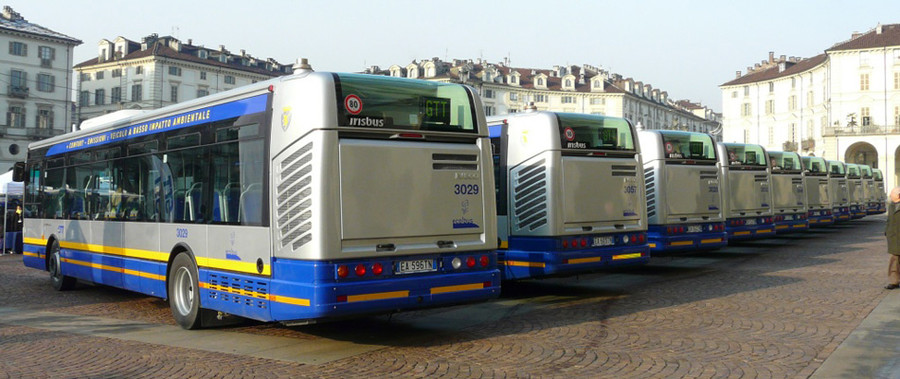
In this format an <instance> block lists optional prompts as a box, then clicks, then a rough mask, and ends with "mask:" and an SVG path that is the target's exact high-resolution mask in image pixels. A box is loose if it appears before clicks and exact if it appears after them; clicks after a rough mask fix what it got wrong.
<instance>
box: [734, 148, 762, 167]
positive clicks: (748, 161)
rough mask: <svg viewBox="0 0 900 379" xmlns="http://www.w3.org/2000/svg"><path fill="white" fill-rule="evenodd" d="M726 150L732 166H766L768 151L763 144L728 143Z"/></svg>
mask: <svg viewBox="0 0 900 379" xmlns="http://www.w3.org/2000/svg"><path fill="white" fill-rule="evenodd" d="M725 150H726V151H727V154H728V164H729V165H730V166H751V167H752V166H761V167H765V166H766V153H765V152H764V151H763V149H762V146H759V145H745V144H740V143H726V144H725Z"/></svg>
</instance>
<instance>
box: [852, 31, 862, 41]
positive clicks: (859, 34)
mask: <svg viewBox="0 0 900 379" xmlns="http://www.w3.org/2000/svg"><path fill="white" fill-rule="evenodd" d="M861 35H862V33H860V32H853V34H850V39H857V38H859V36H861Z"/></svg>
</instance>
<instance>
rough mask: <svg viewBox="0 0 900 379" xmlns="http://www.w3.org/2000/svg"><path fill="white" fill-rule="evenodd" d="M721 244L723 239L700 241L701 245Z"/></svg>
mask: <svg viewBox="0 0 900 379" xmlns="http://www.w3.org/2000/svg"><path fill="white" fill-rule="evenodd" d="M719 242H722V239H721V238H711V239H708V240H700V243H701V244H703V243H719Z"/></svg>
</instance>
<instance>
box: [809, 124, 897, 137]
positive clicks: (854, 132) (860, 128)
mask: <svg viewBox="0 0 900 379" xmlns="http://www.w3.org/2000/svg"><path fill="white" fill-rule="evenodd" d="M884 134H900V125H887V126H885V125H855V126H827V127H824V128H822V135H823V136H864V135H884Z"/></svg>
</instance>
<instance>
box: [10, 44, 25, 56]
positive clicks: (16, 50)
mask: <svg viewBox="0 0 900 379" xmlns="http://www.w3.org/2000/svg"><path fill="white" fill-rule="evenodd" d="M9 53H10V54H11V55H18V56H20V57H24V56H27V55H28V45H26V44H24V43H22V42H16V41H10V42H9Z"/></svg>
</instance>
